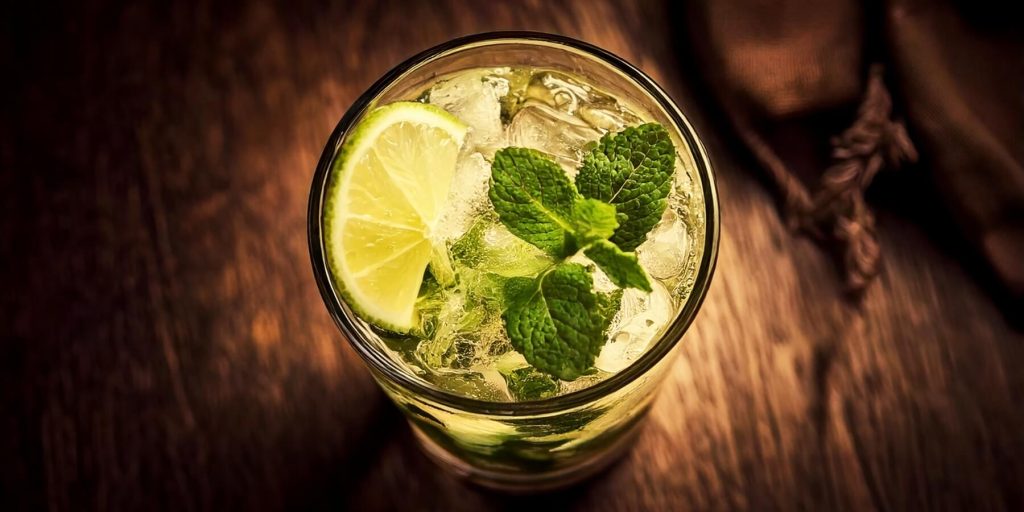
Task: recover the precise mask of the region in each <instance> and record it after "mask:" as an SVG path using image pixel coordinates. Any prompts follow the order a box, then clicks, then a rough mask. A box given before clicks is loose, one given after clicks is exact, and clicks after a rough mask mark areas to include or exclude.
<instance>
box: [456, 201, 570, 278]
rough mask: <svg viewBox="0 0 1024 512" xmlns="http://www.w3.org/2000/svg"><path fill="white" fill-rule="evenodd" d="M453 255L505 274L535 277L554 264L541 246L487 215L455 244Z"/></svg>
mask: <svg viewBox="0 0 1024 512" xmlns="http://www.w3.org/2000/svg"><path fill="white" fill-rule="evenodd" d="M452 257H453V258H454V259H455V261H456V264H459V265H463V266H466V267H469V268H471V269H473V270H475V271H477V272H483V273H486V274H495V275H498V276H502V277H533V276H535V275H537V274H538V273H540V271H541V270H543V269H545V268H547V267H548V266H550V265H552V264H553V262H552V260H551V258H550V257H548V256H547V255H545V254H544V253H543V252H542V251H541V250H540V249H538V248H536V247H535V246H533V245H531V244H529V243H528V242H526V241H524V240H522V239H521V238H519V237H517V236H515V235H513V234H512V233H511V232H509V230H508V228H506V227H505V226H503V225H502V224H500V223H498V222H497V220H496V219H495V218H494V217H488V216H485V217H483V218H481V219H478V220H477V221H476V223H475V224H474V225H473V226H472V227H471V228H470V229H469V231H467V232H466V234H465V235H463V236H462V237H461V238H460V239H459V240H458V241H457V242H455V244H454V245H452Z"/></svg>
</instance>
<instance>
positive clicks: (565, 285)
mask: <svg viewBox="0 0 1024 512" xmlns="http://www.w3.org/2000/svg"><path fill="white" fill-rule="evenodd" d="M593 286H594V282H593V279H592V278H591V277H590V273H589V272H588V271H587V269H586V267H584V266H583V265H579V264H576V263H560V264H558V265H557V266H555V267H554V268H553V269H552V270H551V271H550V272H547V273H545V274H542V275H541V276H539V277H538V278H537V279H529V278H523V277H517V278H511V279H509V281H508V283H507V284H506V286H505V296H506V305H507V309H506V310H505V313H504V314H503V315H502V316H503V318H504V319H505V329H506V330H507V331H508V336H509V339H510V340H511V341H512V346H513V347H514V348H515V349H516V351H517V352H519V353H521V354H523V357H525V358H526V361H527V362H528V363H530V365H532V366H533V367H534V368H537V369H538V370H540V371H543V372H545V373H548V374H550V375H553V376H555V377H558V378H559V379H562V380H573V379H575V378H577V377H579V376H580V375H581V374H582V373H583V372H584V371H585V370H587V368H590V367H591V366H592V365H593V364H594V358H595V357H597V355H598V354H599V353H600V351H601V346H602V345H604V342H605V336H604V331H605V330H606V329H607V328H608V324H609V323H611V315H609V314H608V309H609V308H610V303H611V301H612V300H613V297H610V296H602V295H598V294H596V293H594V291H593Z"/></svg>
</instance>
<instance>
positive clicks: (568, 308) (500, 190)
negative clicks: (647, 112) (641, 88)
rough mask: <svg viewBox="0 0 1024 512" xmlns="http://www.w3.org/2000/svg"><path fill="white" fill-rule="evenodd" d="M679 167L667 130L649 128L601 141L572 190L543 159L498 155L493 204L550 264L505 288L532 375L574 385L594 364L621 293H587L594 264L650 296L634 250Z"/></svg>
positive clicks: (527, 153)
mask: <svg viewBox="0 0 1024 512" xmlns="http://www.w3.org/2000/svg"><path fill="white" fill-rule="evenodd" d="M674 166H675V148H674V147H673V146H672V141H671V139H670V138H669V136H668V132H667V131H666V130H665V128H664V127H662V126H661V125H659V124H655V123H651V124H645V125H641V126H638V127H632V128H626V129H625V130H623V131H622V132H619V133H615V134H609V135H605V136H604V137H602V138H601V141H600V142H599V143H598V145H597V147H595V148H594V149H593V150H592V151H591V152H590V153H588V154H587V155H585V157H584V159H583V166H582V167H581V168H580V172H579V174H577V177H576V183H575V185H574V184H573V183H572V182H571V181H569V179H568V178H567V177H566V175H565V173H564V172H563V171H562V168H561V167H560V166H559V165H558V164H557V163H555V161H554V160H553V159H552V158H551V157H549V156H548V155H546V154H544V153H541V152H539V151H535V150H532V149H526V148H515V147H509V148H505V149H502V150H500V151H498V152H497V153H496V154H495V157H494V162H493V163H492V165H491V181H490V190H489V197H490V199H491V203H492V204H493V205H494V210H495V211H496V212H497V213H498V218H499V220H500V221H501V223H502V224H504V225H505V226H506V227H507V228H508V230H509V231H510V232H512V233H513V234H514V235H516V236H517V237H519V238H521V239H523V240H525V241H527V242H529V243H531V244H533V245H534V246H536V247H538V248H539V249H541V250H543V251H544V252H545V253H547V254H548V255H550V256H551V257H553V258H554V259H555V263H554V265H553V266H552V267H550V268H549V269H547V270H545V271H543V272H541V274H540V275H539V276H537V277H536V278H526V277H515V278H511V279H509V280H508V281H507V282H506V285H505V290H504V292H505V293H504V294H505V300H506V309H505V311H504V313H503V314H502V318H503V319H504V321H505V329H506V331H507V332H508V335H509V339H510V340H511V341H512V346H513V348H515V349H516V350H517V351H518V352H520V353H522V354H523V356H524V357H525V358H526V361H527V362H528V363H530V364H531V365H532V366H533V367H534V368H537V369H538V370H540V371H542V372H545V373H547V374H549V375H552V376H555V377H558V378H559V379H563V380H573V379H575V378H577V377H579V376H580V375H581V374H583V372H585V371H586V370H587V369H588V368H590V367H591V366H593V364H594V359H595V358H596V357H597V355H598V354H599V353H600V351H601V347H602V346H603V345H604V342H605V339H606V333H605V331H606V330H607V328H608V326H609V324H610V323H611V320H612V317H613V316H614V315H615V313H616V312H617V311H618V306H619V301H620V299H621V297H622V292H621V290H619V291H617V292H616V293H614V294H604V293H598V292H595V291H594V290H593V278H592V277H591V272H592V267H585V266H583V265H579V264H576V263H568V262H566V261H565V260H566V259H567V258H569V257H571V256H573V255H574V254H576V253H577V252H579V251H583V253H584V254H586V255H587V257H588V258H590V260H591V261H593V262H594V263H595V264H596V265H597V266H598V267H600V268H601V270H602V271H604V273H605V274H606V275H607V276H608V278H609V279H610V280H611V281H612V283H614V284H615V285H616V286H619V287H623V288H627V287H632V288H637V289H640V290H643V291H647V292H650V291H651V283H650V280H649V278H648V277H647V274H646V273H645V272H644V270H643V267H641V266H640V263H639V262H638V261H637V257H636V254H635V253H633V252H632V251H633V249H635V248H636V247H637V246H639V245H640V244H641V243H642V242H643V241H644V239H646V237H647V233H648V232H649V231H650V230H651V229H652V228H653V227H654V226H655V225H656V224H657V223H658V220H659V219H660V218H661V215H662V213H663V212H664V210H665V207H666V203H667V201H666V199H665V198H666V197H667V195H668V191H669V187H670V180H669V178H670V177H671V175H672V172H673V168H674Z"/></svg>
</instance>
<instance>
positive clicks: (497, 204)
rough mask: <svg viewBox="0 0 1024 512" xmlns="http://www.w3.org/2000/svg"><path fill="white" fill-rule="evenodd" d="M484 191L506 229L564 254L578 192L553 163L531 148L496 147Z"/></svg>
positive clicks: (545, 249) (553, 252)
mask: <svg viewBox="0 0 1024 512" xmlns="http://www.w3.org/2000/svg"><path fill="white" fill-rule="evenodd" d="M488 195H489V196H490V198H491V203H492V204H493V205H494V210H495V211H496V212H498V218H499V219H500V220H501V222H502V224H504V225H505V226H506V227H508V230H509V231H511V232H512V233H513V234H515V235H516V236H518V237H519V238H522V239H523V240H526V241H527V242H530V243H531V244H533V245H535V246H537V247H539V248H540V249H541V250H543V251H544V252H546V253H548V254H550V255H552V256H555V257H556V258H561V257H564V256H567V255H568V252H567V247H566V238H567V235H568V234H569V233H570V231H572V229H573V222H572V219H573V205H574V204H575V202H576V199H577V198H578V197H579V194H578V193H577V192H576V189H575V187H573V185H572V182H570V181H569V179H568V178H566V176H565V172H564V171H562V168H561V167H559V165H558V164H557V163H555V162H554V161H553V160H551V159H550V158H548V157H547V156H545V155H544V154H543V153H541V152H539V151H534V150H532V149H526V148H505V149H502V150H499V151H498V152H497V153H495V155H494V162H493V163H492V164H491V183H490V190H489V192H488Z"/></svg>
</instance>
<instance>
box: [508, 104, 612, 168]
mask: <svg viewBox="0 0 1024 512" xmlns="http://www.w3.org/2000/svg"><path fill="white" fill-rule="evenodd" d="M600 138H601V132H599V131H598V130H596V129H594V128H593V127H591V126H590V125H588V124H587V123H586V122H584V121H582V120H580V119H578V118H576V117H574V116H572V115H570V114H568V113H566V112H564V111H561V110H558V109H556V108H554V107H551V106H549V105H546V104H544V103H542V102H540V101H536V100H527V101H526V103H524V104H523V107H522V108H520V109H519V111H518V112H516V115H515V116H514V117H513V118H512V122H511V123H510V124H509V141H510V143H511V144H512V145H513V146H519V147H526V148H532V149H536V150H538V151H543V152H544V153H547V154H549V155H551V156H553V157H554V158H555V160H556V161H558V163H559V164H561V165H562V167H563V168H564V169H565V170H566V171H567V172H568V173H569V174H570V176H573V175H575V173H576V169H577V168H578V167H579V165H580V163H581V162H582V159H583V152H584V146H586V145H587V144H590V143H592V142H595V141H597V140H598V139H600Z"/></svg>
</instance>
